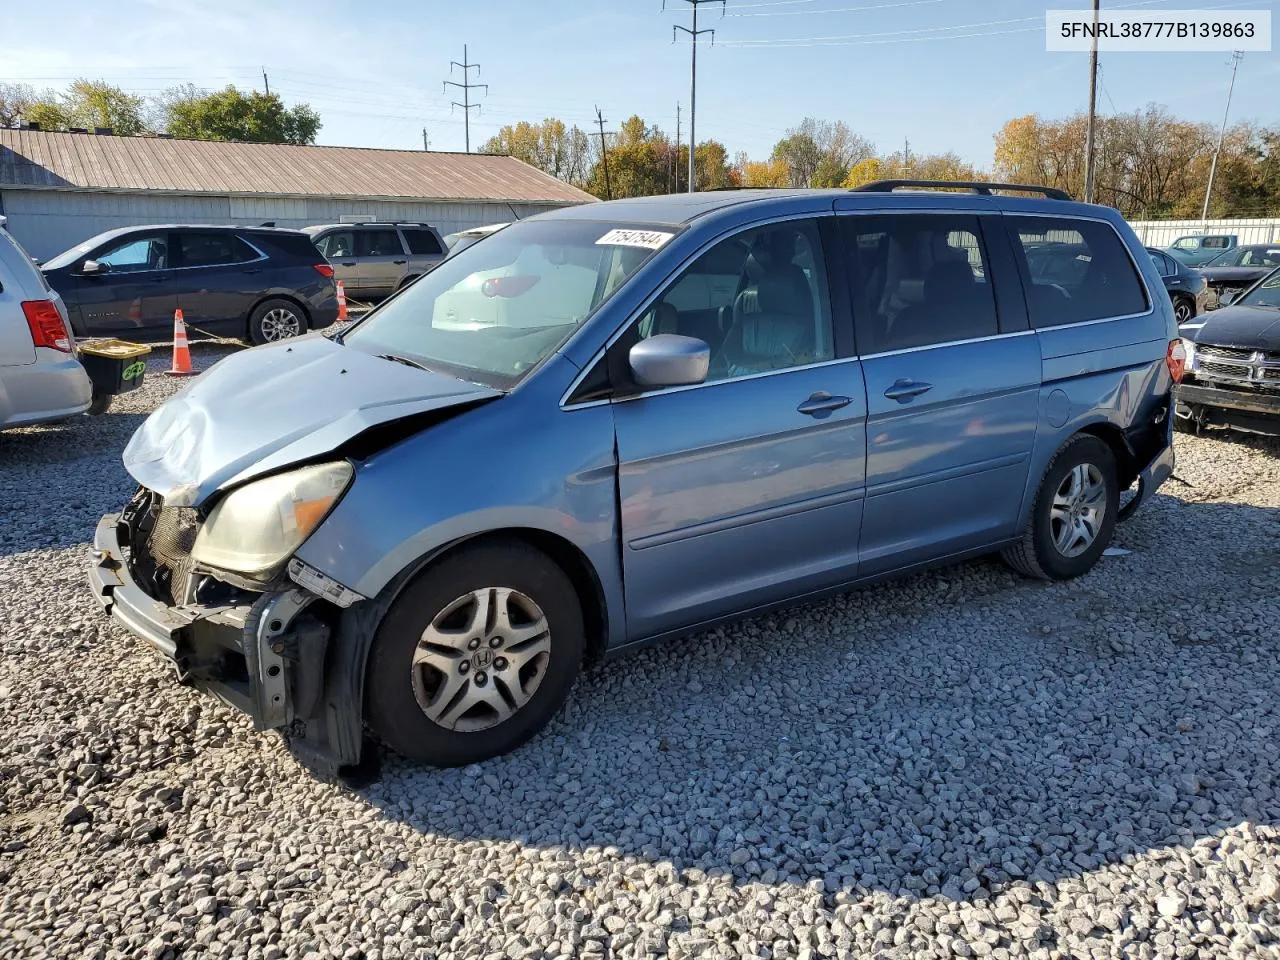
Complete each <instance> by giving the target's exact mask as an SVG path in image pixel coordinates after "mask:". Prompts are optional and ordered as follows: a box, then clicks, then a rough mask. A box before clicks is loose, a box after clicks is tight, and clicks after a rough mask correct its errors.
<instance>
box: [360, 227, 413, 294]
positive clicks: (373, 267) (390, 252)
mask: <svg viewBox="0 0 1280 960" xmlns="http://www.w3.org/2000/svg"><path fill="white" fill-rule="evenodd" d="M356 261H357V262H358V263H359V264H360V267H359V270H360V292H361V293H362V294H363V295H365V296H368V297H385V296H387V295H388V294H391V293H394V292H395V290H396V287H398V286H399V285H400V281H401V280H402V279H403V278H404V275H405V268H406V267H407V266H408V264H409V255H408V254H407V253H405V251H404V245H403V244H402V243H401V242H400V234H399V233H398V232H397V231H396V229H395V227H363V228H361V229H360V230H357V231H356Z"/></svg>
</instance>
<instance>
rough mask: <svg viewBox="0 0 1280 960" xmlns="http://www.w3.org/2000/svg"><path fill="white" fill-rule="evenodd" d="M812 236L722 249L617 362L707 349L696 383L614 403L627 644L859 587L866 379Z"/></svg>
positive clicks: (636, 330)
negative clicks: (645, 353) (709, 301)
mask: <svg viewBox="0 0 1280 960" xmlns="http://www.w3.org/2000/svg"><path fill="white" fill-rule="evenodd" d="M828 220H830V218H828ZM818 223H819V221H816V220H802V221H787V222H783V223H779V224H773V225H770V226H767V227H759V228H755V229H752V230H749V231H746V232H744V233H742V234H738V235H737V236H734V237H730V238H729V239H726V240H724V241H721V243H720V244H718V245H717V246H715V247H712V248H711V249H710V250H709V251H708V252H707V253H705V254H704V255H703V256H702V257H701V258H699V259H698V260H697V261H695V262H694V263H693V264H692V265H691V266H690V267H689V268H688V269H687V270H686V271H684V273H683V274H682V275H681V276H680V277H678V278H677V279H676V280H675V281H674V282H673V283H672V284H671V285H670V286H668V287H667V289H666V290H665V291H664V292H663V293H662V294H661V295H660V296H659V298H658V300H657V302H656V303H655V304H654V305H653V306H652V307H651V308H650V309H649V310H648V311H647V312H646V313H645V314H644V315H643V316H641V317H640V318H639V319H638V320H637V321H636V322H635V323H634V324H633V326H632V328H631V329H629V330H628V331H627V332H626V333H625V334H624V335H623V336H622V337H621V338H620V339H619V340H618V342H617V343H615V345H614V347H613V348H612V353H613V355H614V357H615V358H616V362H621V363H625V356H626V351H627V350H629V349H630V346H631V345H632V344H634V343H636V342H638V340H639V339H642V338H645V337H649V336H654V335H657V334H662V333H675V334H681V335H685V336H694V337H697V338H699V339H703V340H706V341H707V343H708V345H709V346H710V347H711V373H710V375H709V376H708V378H707V380H706V381H705V382H704V383H702V384H699V385H697V386H693V387H683V388H674V389H667V390H653V391H649V392H646V393H643V394H640V395H639V396H631V397H628V398H625V399H618V400H615V401H614V403H613V409H614V420H615V429H616V436H617V451H618V454H617V455H618V496H619V503H620V516H621V525H622V538H623V548H622V553H623V557H622V559H623V571H624V575H625V589H626V615H627V625H628V632H629V633H630V634H631V635H632V636H649V635H653V634H657V633H661V632H664V631H667V630H673V629H677V628H680V627H684V626H688V625H691V624H694V623H698V622H701V621H705V620H708V619H711V618H714V617H717V616H722V615H729V614H733V613H738V612H741V611H744V610H747V609H751V608H753V607H756V606H759V605H763V604H768V603H771V602H774V601H778V600H782V599H784V598H787V597H791V596H795V595H798V594H802V593H805V592H808V591H811V590H815V589H819V588H822V587H826V586H830V585H833V584H837V583H840V582H843V581H846V580H849V579H852V578H853V577H854V576H855V575H856V574H857V569H858V526H859V523H860V522H861V518H862V486H863V472H864V466H863V461H864V454H865V449H866V436H865V432H864V417H865V407H864V392H863V384H862V371H861V369H860V365H859V363H858V361H857V359H856V358H855V357H853V356H852V350H851V343H850V341H851V339H852V338H851V336H849V334H850V333H851V331H850V330H849V327H848V314H847V309H846V307H845V303H844V299H843V298H842V297H835V298H833V297H832V296H830V292H829V287H828V283H827V271H826V264H825V262H824V257H823V254H822V250H823V245H822V244H821V243H820V241H819V229H818ZM731 264H732V265H733V268H732V273H733V277H734V281H733V287H734V289H736V290H739V291H740V292H738V293H737V295H736V296H734V295H733V294H729V295H728V296H727V297H726V298H725V304H724V305H725V307H726V309H727V314H726V315H727V317H728V320H729V322H728V323H727V324H726V328H725V329H724V330H720V329H719V328H718V325H717V324H718V321H717V322H716V323H713V322H711V319H712V318H713V317H716V316H718V314H719V311H717V310H709V309H708V308H707V306H706V302H705V291H706V289H707V283H708V279H709V278H718V277H722V276H723V275H724V273H725V271H726V270H727V269H728V268H729V265H731ZM833 301H834V303H835V306H834V308H833V306H832V304H833Z"/></svg>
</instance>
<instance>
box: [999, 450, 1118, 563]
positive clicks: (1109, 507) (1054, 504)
mask: <svg viewBox="0 0 1280 960" xmlns="http://www.w3.org/2000/svg"><path fill="white" fill-rule="evenodd" d="M1119 505H1120V490H1119V483H1118V481H1117V480H1116V459H1115V455H1114V454H1112V452H1111V448H1110V447H1108V446H1107V445H1106V444H1105V443H1103V442H1102V441H1101V440H1099V439H1098V438H1097V437H1094V436H1089V435H1088V434H1080V435H1078V436H1076V437H1073V438H1072V439H1071V440H1070V441H1068V442H1067V444H1066V446H1064V447H1063V448H1062V449H1061V450H1059V451H1058V454H1057V456H1055V457H1054V458H1053V460H1052V461H1050V463H1049V467H1048V469H1047V470H1046V471H1045V475H1044V479H1043V480H1042V481H1041V482H1040V488H1039V490H1038V491H1037V493H1036V502H1035V505H1034V506H1033V507H1032V509H1031V519H1030V521H1029V522H1028V523H1027V527H1026V530H1025V531H1024V532H1023V535H1022V541H1021V542H1020V543H1018V544H1017V545H1016V546H1013V547H1009V548H1008V549H1006V550H1005V551H1004V552H1003V554H1002V556H1003V557H1004V560H1005V562H1006V563H1008V564H1009V566H1011V567H1013V569H1015V570H1017V571H1018V572H1019V573H1021V574H1023V575H1025V576H1028V577H1035V578H1036V579H1039V580H1069V579H1071V578H1072V577H1078V576H1080V575H1081V574H1084V573H1087V572H1088V571H1089V570H1090V569H1091V568H1092V567H1093V565H1094V564H1095V563H1097V562H1098V558H1099V557H1101V556H1102V551H1103V550H1105V549H1106V548H1107V545H1108V544H1109V543H1110V542H1111V535H1112V534H1113V533H1114V532H1115V526H1116V513H1117V511H1118V509H1119Z"/></svg>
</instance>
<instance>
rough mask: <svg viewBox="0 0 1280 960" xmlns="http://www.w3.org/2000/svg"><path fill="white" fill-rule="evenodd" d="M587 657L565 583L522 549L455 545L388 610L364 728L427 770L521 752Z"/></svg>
mask: <svg viewBox="0 0 1280 960" xmlns="http://www.w3.org/2000/svg"><path fill="white" fill-rule="evenodd" d="M584 649H585V637H584V630H583V621H582V609H581V606H580V604H579V601H578V596H577V593H576V591H575V590H574V587H573V584H572V582H571V581H570V580H569V578H568V577H567V576H566V575H565V574H564V572H563V571H562V570H561V569H560V568H559V567H558V566H557V565H556V564H555V563H554V562H553V561H552V560H551V559H550V558H549V557H547V556H546V555H545V554H543V553H541V552H540V551H538V550H535V549H533V548H532V547H529V546H527V545H525V544H521V543H506V544H491V545H483V546H478V547H474V548H464V549H463V550H461V551H459V552H458V553H456V554H453V555H451V556H448V557H446V558H445V559H444V560H442V561H440V562H439V563H438V564H435V565H433V566H431V567H429V568H428V569H427V571H426V572H425V573H423V574H422V575H421V576H420V577H419V578H418V579H417V580H416V581H414V582H413V583H412V584H410V585H409V586H408V587H407V588H406V589H405V591H404V593H403V594H401V596H400V597H399V598H398V599H397V600H396V602H395V604H394V605H393V606H392V607H391V609H390V611H388V613H387V616H386V619H385V620H383V623H382V626H381V627H380V628H379V629H378V634H377V636H376V637H375V638H374V641H373V650H372V651H371V653H370V656H369V668H368V671H367V684H366V694H365V698H366V702H367V703H368V718H369V724H370V726H371V727H372V728H373V729H374V731H375V732H376V733H377V734H378V735H379V736H380V737H381V738H382V740H383V741H384V742H385V743H386V744H387V745H388V746H390V747H391V748H392V749H393V750H395V751H396V752H397V753H400V754H403V755H404V756H406V757H409V758H411V759H414V760H420V761H423V762H426V763H430V764H433V765H435V766H442V767H451V766H461V765H465V764H469V763H476V762H478V761H480V760H485V759H488V758H489V757H493V756H497V755H498V754H501V753H506V752H507V751H509V750H513V749H515V748H516V747H518V746H520V745H521V744H522V743H524V742H525V741H527V740H528V739H530V738H531V737H533V736H534V735H535V734H536V733H538V731H540V730H541V729H542V728H543V727H544V726H546V725H547V723H548V722H549V721H550V720H551V718H552V717H553V716H554V715H555V712H556V711H557V710H558V709H559V708H560V706H561V704H563V703H564V701H565V698H566V697H567V696H568V695H569V690H570V689H571V688H572V686H573V681H574V679H575V678H576V677H577V674H578V670H579V667H580V665H581V663H582V656H583V651H584Z"/></svg>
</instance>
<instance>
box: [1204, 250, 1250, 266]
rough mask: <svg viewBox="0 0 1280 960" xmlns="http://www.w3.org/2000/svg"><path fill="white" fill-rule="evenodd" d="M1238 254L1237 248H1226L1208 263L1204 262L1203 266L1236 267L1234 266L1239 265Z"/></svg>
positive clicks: (1239, 254)
mask: <svg viewBox="0 0 1280 960" xmlns="http://www.w3.org/2000/svg"><path fill="white" fill-rule="evenodd" d="M1240 256H1241V252H1240V251H1239V250H1226V251H1224V252H1222V253H1220V254H1218V255H1217V256H1216V257H1214V258H1213V259H1212V260H1210V261H1209V262H1208V263H1206V264H1205V266H1206V267H1236V266H1239V260H1240Z"/></svg>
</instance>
